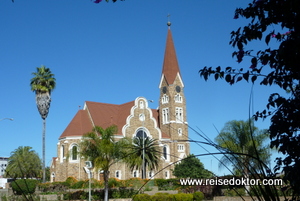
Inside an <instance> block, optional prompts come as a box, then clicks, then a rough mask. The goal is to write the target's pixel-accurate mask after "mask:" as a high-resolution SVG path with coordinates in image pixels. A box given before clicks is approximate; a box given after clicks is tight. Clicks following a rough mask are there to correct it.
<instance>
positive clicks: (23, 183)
mask: <svg viewBox="0 0 300 201" xmlns="http://www.w3.org/2000/svg"><path fill="white" fill-rule="evenodd" d="M37 184H38V181H37V180H35V179H18V180H15V181H13V182H12V183H11V187H12V189H13V191H14V193H15V194H17V195H22V194H26V195H27V194H33V193H34V192H35V188H36V186H37Z"/></svg>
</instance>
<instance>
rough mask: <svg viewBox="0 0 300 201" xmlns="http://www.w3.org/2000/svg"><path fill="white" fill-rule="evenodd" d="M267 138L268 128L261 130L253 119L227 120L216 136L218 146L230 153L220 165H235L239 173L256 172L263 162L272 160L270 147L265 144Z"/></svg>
mask: <svg viewBox="0 0 300 201" xmlns="http://www.w3.org/2000/svg"><path fill="white" fill-rule="evenodd" d="M267 139H268V132H267V130H259V129H258V128H257V127H255V126H254V124H253V121H252V120H249V121H236V120H233V121H229V122H227V123H226V124H225V126H224V128H223V129H222V130H221V132H220V133H219V135H218V136H217V137H216V138H215V141H216V142H217V144H218V146H219V147H221V148H222V150H223V151H224V152H225V153H228V154H226V155H224V156H223V157H222V158H221V160H220V163H219V167H222V166H228V165H233V169H234V172H235V173H236V174H237V175H249V171H250V172H253V173H254V170H255V169H259V167H260V165H261V164H268V163H269V161H270V156H271V154H270V148H269V146H266V145H264V141H265V140H267ZM251 170H252V171H251Z"/></svg>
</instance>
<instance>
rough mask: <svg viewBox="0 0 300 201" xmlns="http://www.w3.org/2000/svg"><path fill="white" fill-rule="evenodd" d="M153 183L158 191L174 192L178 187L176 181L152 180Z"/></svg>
mask: <svg viewBox="0 0 300 201" xmlns="http://www.w3.org/2000/svg"><path fill="white" fill-rule="evenodd" d="M154 183H155V185H156V186H158V190H175V189H176V188H177V187H179V186H180V185H179V181H178V179H154Z"/></svg>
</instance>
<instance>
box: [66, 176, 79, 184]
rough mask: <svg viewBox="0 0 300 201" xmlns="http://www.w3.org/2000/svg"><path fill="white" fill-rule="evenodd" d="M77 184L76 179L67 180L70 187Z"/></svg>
mask: <svg viewBox="0 0 300 201" xmlns="http://www.w3.org/2000/svg"><path fill="white" fill-rule="evenodd" d="M76 182H77V179H76V178H74V177H68V178H67V179H66V183H67V184H68V186H72V185H74V184H75V183H76Z"/></svg>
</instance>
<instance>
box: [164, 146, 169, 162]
mask: <svg viewBox="0 0 300 201" xmlns="http://www.w3.org/2000/svg"><path fill="white" fill-rule="evenodd" d="M169 152H170V150H169V147H168V145H164V146H163V157H164V159H165V160H166V161H169V160H170V157H169V155H170V153H169Z"/></svg>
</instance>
